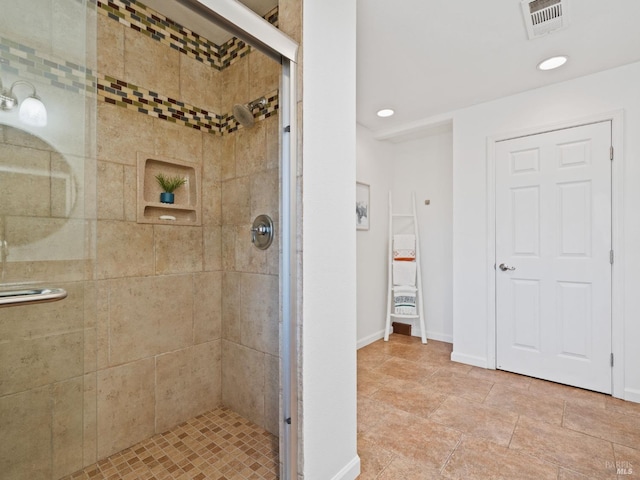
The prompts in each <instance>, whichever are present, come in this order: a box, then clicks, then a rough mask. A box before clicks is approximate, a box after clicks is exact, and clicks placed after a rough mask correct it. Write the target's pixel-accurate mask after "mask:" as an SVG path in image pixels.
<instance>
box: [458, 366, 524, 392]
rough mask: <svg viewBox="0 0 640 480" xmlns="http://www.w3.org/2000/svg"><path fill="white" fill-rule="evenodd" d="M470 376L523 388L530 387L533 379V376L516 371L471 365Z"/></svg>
mask: <svg viewBox="0 0 640 480" xmlns="http://www.w3.org/2000/svg"><path fill="white" fill-rule="evenodd" d="M469 376H470V377H473V378H479V379H480V380H486V381H487V382H493V383H497V384H500V385H506V386H508V387H512V388H523V389H527V388H529V385H530V384H531V380H532V379H531V377H525V376H524V375H518V374H516V373H511V372H504V371H502V370H487V369H485V368H478V367H471V370H470V371H469Z"/></svg>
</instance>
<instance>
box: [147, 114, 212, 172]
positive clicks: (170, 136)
mask: <svg viewBox="0 0 640 480" xmlns="http://www.w3.org/2000/svg"><path fill="white" fill-rule="evenodd" d="M153 120H154V121H153V132H154V144H155V148H154V150H153V151H154V152H155V153H156V154H157V155H161V156H163V157H169V158H176V159H178V160H183V161H185V162H190V163H197V164H201V163H202V136H203V135H210V134H208V133H207V134H204V133H202V132H201V131H200V130H196V129H193V128H191V127H186V126H184V125H179V124H177V123H171V122H168V121H166V120H162V119H157V118H154V119H153Z"/></svg>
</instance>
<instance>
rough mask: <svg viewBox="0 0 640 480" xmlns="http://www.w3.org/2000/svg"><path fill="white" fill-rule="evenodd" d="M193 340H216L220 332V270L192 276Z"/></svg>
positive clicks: (200, 341)
mask: <svg viewBox="0 0 640 480" xmlns="http://www.w3.org/2000/svg"><path fill="white" fill-rule="evenodd" d="M193 285H194V299H193V341H194V343H196V344H198V343H204V342H209V341H212V340H217V339H219V338H220V336H221V334H222V272H210V273H199V274H195V275H194V276H193Z"/></svg>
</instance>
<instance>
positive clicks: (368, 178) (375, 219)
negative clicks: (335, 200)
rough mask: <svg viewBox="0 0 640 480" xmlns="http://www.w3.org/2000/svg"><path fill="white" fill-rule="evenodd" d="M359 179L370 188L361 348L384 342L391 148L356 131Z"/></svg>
mask: <svg viewBox="0 0 640 480" xmlns="http://www.w3.org/2000/svg"><path fill="white" fill-rule="evenodd" d="M356 135H357V137H356V140H357V142H356V146H357V148H356V158H357V169H356V179H357V180H358V181H359V182H363V183H366V184H368V185H369V186H370V190H369V194H370V199H369V201H370V211H371V217H370V223H369V230H358V231H357V233H356V237H357V282H356V283H357V287H358V289H357V297H358V332H357V335H358V337H357V338H358V347H363V346H365V345H368V344H369V343H371V342H373V341H375V340H378V339H379V338H382V336H383V334H384V322H385V311H386V308H387V261H386V259H387V232H388V223H389V222H388V213H387V201H388V198H389V190H391V180H392V179H391V167H392V163H391V162H390V159H391V147H392V145H391V144H389V143H388V142H379V141H377V140H374V138H373V136H372V134H371V131H370V130H369V129H367V128H366V127H363V126H361V125H358V126H357V128H356Z"/></svg>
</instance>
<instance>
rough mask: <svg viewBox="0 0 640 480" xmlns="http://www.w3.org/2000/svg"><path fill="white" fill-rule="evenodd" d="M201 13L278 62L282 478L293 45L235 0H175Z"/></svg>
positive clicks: (292, 349) (290, 476)
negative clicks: (279, 66)
mask: <svg viewBox="0 0 640 480" xmlns="http://www.w3.org/2000/svg"><path fill="white" fill-rule="evenodd" d="M178 1H179V2H180V3H181V4H182V5H184V6H185V7H188V8H189V9H191V10H193V11H195V12H196V13H198V14H199V15H201V16H202V17H204V18H206V19H208V20H210V21H212V22H213V23H216V24H218V25H220V26H221V27H223V28H224V29H225V30H227V31H228V32H229V33H231V34H232V35H234V36H235V37H237V38H239V39H241V40H244V41H245V42H247V43H248V44H249V45H251V46H252V47H254V48H256V49H257V50H259V51H261V52H262V53H264V54H265V55H268V56H269V57H271V58H272V59H274V60H275V61H277V62H278V63H280V64H281V65H282V75H281V81H280V96H279V110H280V138H281V145H282V148H281V149H280V245H281V255H280V276H279V278H280V292H281V298H280V305H281V314H282V330H281V335H280V352H281V353H280V371H281V382H282V385H281V387H282V412H281V413H282V416H281V418H280V433H281V435H282V437H283V438H282V439H281V445H283V448H282V449H281V451H280V457H281V464H282V471H281V479H282V480H296V479H297V478H298V428H299V423H298V358H297V355H298V348H297V346H298V328H297V325H298V322H297V318H298V315H297V314H298V292H297V284H298V272H297V265H298V256H297V250H296V238H297V212H298V209H297V205H298V198H297V197H298V195H297V177H298V172H297V165H298V162H297V157H298V155H297V146H298V135H297V132H298V127H297V118H296V111H297V108H296V104H297V98H298V97H297V77H296V71H297V69H296V66H297V63H296V62H297V55H298V44H297V43H296V42H295V41H294V40H292V39H291V38H289V37H288V36H287V35H285V34H284V33H282V32H281V31H280V30H278V29H277V28H276V27H274V26H273V25H271V24H270V23H269V22H267V21H266V20H265V19H263V18H262V17H260V16H259V15H258V14H256V13H255V12H253V11H252V10H250V9H249V8H247V7H245V6H244V5H242V4H241V3H239V2H236V1H235V0H178Z"/></svg>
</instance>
